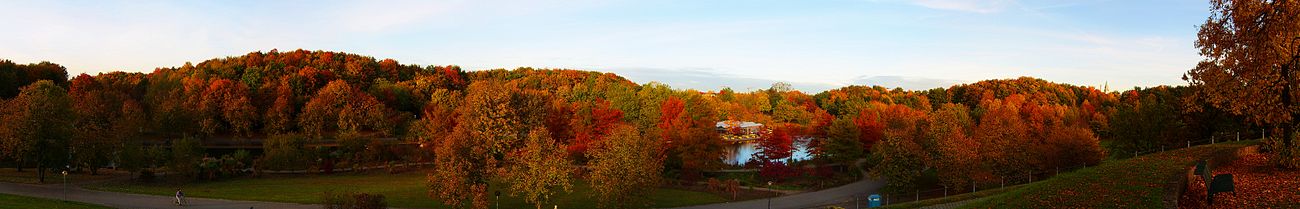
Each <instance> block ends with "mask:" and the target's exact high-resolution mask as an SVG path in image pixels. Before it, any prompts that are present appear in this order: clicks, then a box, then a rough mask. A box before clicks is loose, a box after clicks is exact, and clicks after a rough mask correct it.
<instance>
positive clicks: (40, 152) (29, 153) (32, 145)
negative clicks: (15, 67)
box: [2, 80, 75, 182]
mask: <svg viewBox="0 0 1300 209" xmlns="http://www.w3.org/2000/svg"><path fill="white" fill-rule="evenodd" d="M6 107H7V108H4V109H9V110H7V111H4V112H6V114H5V115H7V116H6V117H5V118H4V119H5V121H4V129H5V130H4V131H3V134H4V136H3V140H2V142H3V147H4V153H7V154H8V155H10V157H12V158H14V159H20V161H21V160H26V159H32V160H35V161H36V165H37V169H36V170H37V175H38V176H39V177H38V178H39V181H40V182H45V170H46V168H50V167H63V166H65V165H66V163H67V159H68V145H69V141H70V140H71V138H72V130H73V127H72V122H73V119H74V116H75V113H73V111H72V105H71V99H69V97H68V92H67V91H66V90H64V88H63V87H59V86H58V85H55V84H54V82H50V81H45V80H42V81H37V82H35V83H32V84H31V85H28V86H26V87H23V88H22V91H21V92H19V93H18V96H17V97H15V98H14V99H13V100H12V101H9V104H8V105H7V106H6ZM19 164H20V166H21V164H22V163H21V162H20V163H19Z"/></svg>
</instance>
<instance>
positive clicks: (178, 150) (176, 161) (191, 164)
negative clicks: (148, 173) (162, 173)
mask: <svg viewBox="0 0 1300 209" xmlns="http://www.w3.org/2000/svg"><path fill="white" fill-rule="evenodd" d="M171 148H172V149H171V154H172V155H171V159H170V161H169V163H168V164H167V167H168V168H169V169H171V171H172V172H177V173H180V174H181V175H186V176H190V177H197V176H196V175H197V174H198V168H199V163H200V162H203V157H205V154H204V151H203V144H202V142H199V140H198V139H195V138H191V137H185V138H181V139H177V140H174V141H172V147H171Z"/></svg>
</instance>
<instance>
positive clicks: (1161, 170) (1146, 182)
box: [962, 141, 1257, 208]
mask: <svg viewBox="0 0 1300 209" xmlns="http://www.w3.org/2000/svg"><path fill="white" fill-rule="evenodd" d="M1255 143H1257V142H1256V141H1240V142H1231V143H1219V144H1210V145H1202V146H1195V147H1191V148H1185V149H1178V150H1172V151H1167V152H1161V153H1155V154H1151V155H1145V156H1140V157H1136V158H1131V159H1127V160H1117V161H1111V162H1107V163H1103V164H1102V165H1100V166H1097V167H1091V168H1085V169H1081V170H1078V171H1075V172H1071V173H1067V174H1061V175H1059V176H1056V177H1054V178H1052V179H1049V180H1047V181H1043V182H1039V183H1034V184H1029V185H1025V186H1023V187H1020V188H1017V189H1015V190H1011V191H1008V192H1006V193H1003V194H1000V195H997V196H993V197H989V198H985V199H983V200H980V201H977V202H973V203H971V204H967V205H964V206H962V208H1164V207H1165V206H1166V205H1167V204H1169V203H1167V202H1166V196H1168V195H1167V194H1168V193H1169V192H1170V189H1175V188H1176V186H1177V184H1174V185H1173V186H1174V187H1171V186H1170V182H1176V181H1177V180H1178V178H1179V177H1180V174H1181V173H1183V172H1184V171H1185V170H1184V169H1185V168H1186V167H1188V166H1192V165H1195V163H1196V161H1197V160H1200V159H1207V158H1211V157H1212V156H1215V155H1218V154H1225V153H1231V152H1234V151H1236V150H1237V149H1240V148H1243V147H1246V146H1250V145H1253V144H1255ZM1173 198H1177V197H1173Z"/></svg>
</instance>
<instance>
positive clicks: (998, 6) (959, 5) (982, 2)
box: [911, 0, 1015, 14]
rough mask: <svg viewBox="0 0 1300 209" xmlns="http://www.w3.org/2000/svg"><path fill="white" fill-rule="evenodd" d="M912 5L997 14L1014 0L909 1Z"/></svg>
mask: <svg viewBox="0 0 1300 209" xmlns="http://www.w3.org/2000/svg"><path fill="white" fill-rule="evenodd" d="M911 3H912V4H915V5H917V6H922V7H926V8H931V9H939V10H953V11H961V12H973V13H982V14H988V13H997V12H1001V11H1002V10H1005V9H1006V8H1007V7H1008V6H1011V5H1013V4H1014V3H1015V0H911Z"/></svg>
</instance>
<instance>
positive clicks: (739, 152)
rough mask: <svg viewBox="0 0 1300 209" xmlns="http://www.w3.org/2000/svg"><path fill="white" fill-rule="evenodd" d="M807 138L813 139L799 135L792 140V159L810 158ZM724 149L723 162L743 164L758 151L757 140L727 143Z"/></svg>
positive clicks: (802, 159)
mask: <svg viewBox="0 0 1300 209" xmlns="http://www.w3.org/2000/svg"><path fill="white" fill-rule="evenodd" d="M809 140H813V139H812V138H809V137H799V138H797V139H795V140H794V141H795V142H794V145H793V147H794V153H793V154H791V155H792V156H791V158H793V160H795V161H804V160H808V159H812V153H810V152H808V143H805V142H807V141H809ZM724 149H725V150H724V151H725V152H726V153H727V154H726V158H725V159H723V162H724V163H727V164H728V165H744V164H745V162H749V160H750V159H751V158H753V157H754V153H757V152H758V151H759V150H758V141H757V140H750V141H746V142H743V143H731V144H727V145H726V146H725V148H724Z"/></svg>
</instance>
